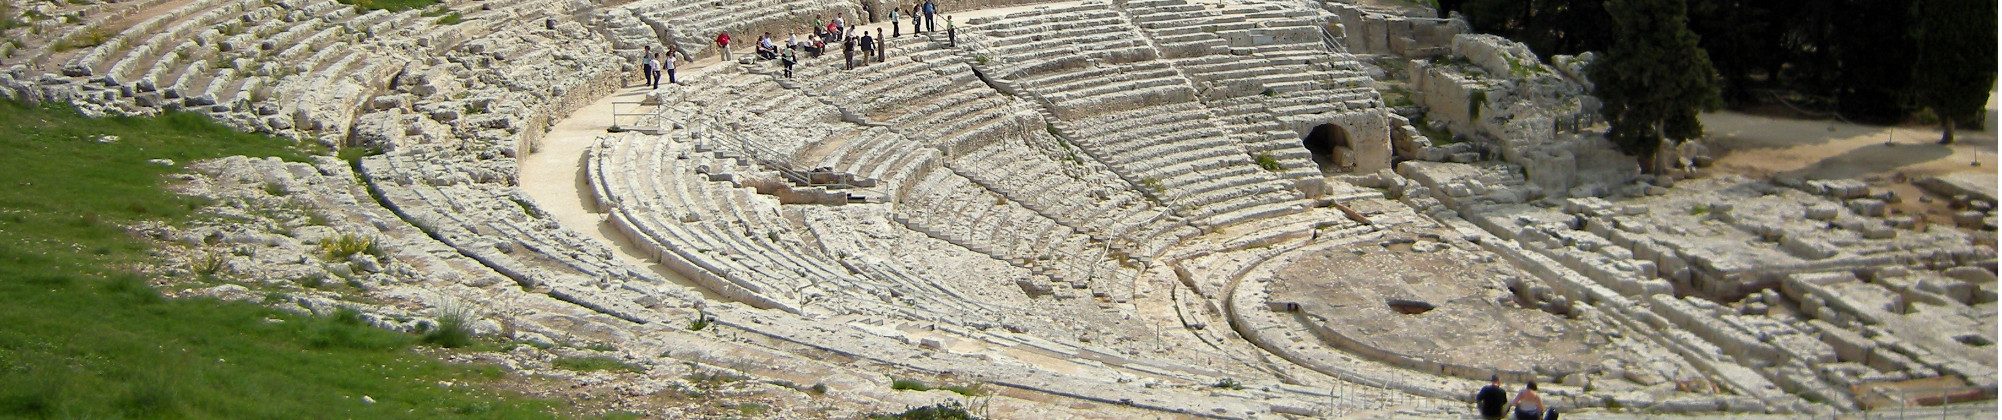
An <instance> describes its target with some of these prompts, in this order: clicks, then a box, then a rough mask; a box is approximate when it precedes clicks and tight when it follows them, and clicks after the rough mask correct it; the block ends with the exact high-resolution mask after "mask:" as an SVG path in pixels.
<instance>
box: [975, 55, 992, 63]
mask: <svg viewBox="0 0 2002 420" xmlns="http://www.w3.org/2000/svg"><path fill="white" fill-rule="evenodd" d="M988 60H989V58H987V56H986V55H976V56H973V62H974V63H977V64H987V61H988Z"/></svg>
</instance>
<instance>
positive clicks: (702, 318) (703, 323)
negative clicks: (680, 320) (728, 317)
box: [688, 311, 709, 331]
mask: <svg viewBox="0 0 2002 420" xmlns="http://www.w3.org/2000/svg"><path fill="white" fill-rule="evenodd" d="M707 328H709V314H705V313H703V312H702V311H695V320H694V321H689V322H688V330H689V331H702V330H703V329H707Z"/></svg>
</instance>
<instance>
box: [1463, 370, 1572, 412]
mask: <svg viewBox="0 0 2002 420" xmlns="http://www.w3.org/2000/svg"><path fill="white" fill-rule="evenodd" d="M1474 403H1475V405H1477V406H1478V407H1479V409H1480V410H1481V418H1485V419H1491V420H1493V419H1501V418H1503V417H1504V416H1505V415H1506V413H1504V409H1506V408H1508V407H1509V406H1515V410H1514V411H1515V420H1557V409H1555V408H1550V407H1548V406H1545V405H1544V404H1543V397H1542V396H1539V395H1537V394H1536V381H1529V383H1528V384H1527V386H1525V387H1524V388H1523V389H1522V392H1519V393H1516V394H1515V399H1514V400H1508V390H1507V389H1503V388H1502V382H1501V375H1490V376H1488V386H1484V387H1481V391H1480V392H1478V393H1475V394H1474Z"/></svg>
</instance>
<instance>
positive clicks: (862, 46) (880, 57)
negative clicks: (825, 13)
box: [641, 0, 958, 88]
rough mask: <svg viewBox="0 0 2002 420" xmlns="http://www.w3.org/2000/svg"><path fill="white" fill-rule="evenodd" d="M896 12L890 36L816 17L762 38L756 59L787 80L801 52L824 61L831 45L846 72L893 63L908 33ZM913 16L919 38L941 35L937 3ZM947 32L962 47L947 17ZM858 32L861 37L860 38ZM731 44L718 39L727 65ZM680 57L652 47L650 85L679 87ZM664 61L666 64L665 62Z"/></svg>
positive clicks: (914, 10) (646, 66)
mask: <svg viewBox="0 0 2002 420" xmlns="http://www.w3.org/2000/svg"><path fill="white" fill-rule="evenodd" d="M896 9H897V8H892V10H891V11H890V16H889V21H890V35H889V36H884V35H883V29H882V28H876V31H875V33H874V34H871V33H869V30H867V29H861V30H858V29H857V28H854V27H851V26H849V25H848V20H847V19H846V18H845V17H843V16H840V15H835V16H834V19H832V20H824V21H823V20H822V18H821V17H820V16H814V17H813V22H812V24H811V25H810V26H808V27H807V28H806V29H807V30H806V31H802V32H794V33H788V34H786V38H785V41H783V42H780V41H779V40H778V39H776V38H773V37H772V33H770V32H766V33H764V35H761V36H759V37H758V41H757V44H756V46H755V48H756V57H755V59H757V60H779V62H780V63H781V64H783V65H784V66H785V77H792V68H793V66H794V65H795V64H798V63H799V58H798V55H797V54H798V53H799V52H805V53H808V54H812V56H813V57H820V55H821V54H822V53H825V52H827V47H828V45H840V46H841V55H842V68H843V69H853V68H855V66H856V64H857V63H856V58H858V57H857V56H858V55H859V56H860V57H859V58H861V60H862V61H861V64H863V65H867V64H868V63H869V62H870V61H875V62H878V63H881V62H884V61H885V60H888V59H889V54H888V50H889V40H890V38H893V37H902V36H903V32H904V31H903V25H901V24H900V22H901V20H900V19H899V18H900V16H899V15H898V12H899V11H898V10H896ZM909 16H910V19H911V34H912V35H917V34H918V33H919V32H936V31H938V20H937V16H938V4H937V3H935V2H934V0H924V2H923V3H918V4H916V5H912V6H911V9H910V13H909ZM945 31H946V39H947V41H948V42H950V43H951V44H952V45H953V46H958V37H957V33H956V32H955V28H953V24H952V17H951V16H946V17H945ZM856 32H860V33H859V34H857V33H856ZM801 33H811V34H812V35H810V36H807V37H806V38H804V39H802V38H800V34H801ZM730 42H731V37H730V32H729V31H723V32H721V33H718V34H717V35H716V50H717V51H718V56H719V57H721V58H722V60H723V61H725V62H728V61H731V60H732V58H731V54H730ZM676 53H679V54H681V56H682V57H683V58H687V57H688V55H687V53H682V52H681V51H680V50H679V49H675V50H672V51H668V52H667V53H666V54H665V57H661V54H656V53H654V51H653V47H651V46H649V47H647V48H646V53H645V55H643V56H642V58H641V66H642V67H643V70H644V75H645V77H646V85H648V86H651V87H654V88H659V87H660V73H661V72H663V71H664V72H666V73H667V79H668V83H671V84H678V83H679V82H678V81H676V80H675V77H674V66H675V64H674V63H675V59H674V55H675V54H676ZM663 59H665V60H666V61H664V62H663V61H662V60H663ZM691 61H692V59H691Z"/></svg>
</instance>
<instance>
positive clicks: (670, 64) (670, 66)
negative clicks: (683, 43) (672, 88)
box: [653, 51, 681, 89]
mask: <svg viewBox="0 0 2002 420" xmlns="http://www.w3.org/2000/svg"><path fill="white" fill-rule="evenodd" d="M660 68H661V69H662V70H667V82H668V83H672V84H677V85H678V84H681V82H678V81H675V80H674V51H668V52H667V61H665V62H662V63H661V66H660ZM653 82H654V83H655V84H658V83H660V78H657V77H656V78H654V80H653ZM654 88H655V89H659V88H660V87H659V86H654Z"/></svg>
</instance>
